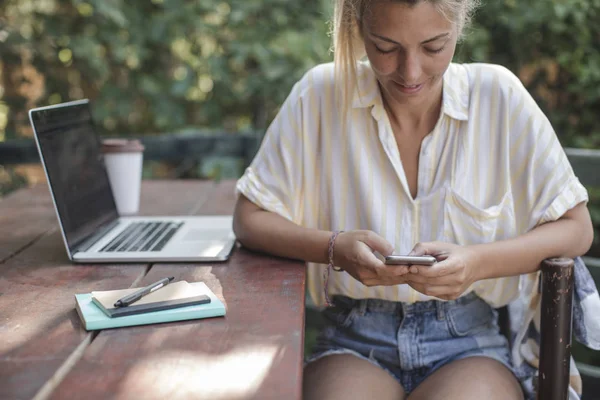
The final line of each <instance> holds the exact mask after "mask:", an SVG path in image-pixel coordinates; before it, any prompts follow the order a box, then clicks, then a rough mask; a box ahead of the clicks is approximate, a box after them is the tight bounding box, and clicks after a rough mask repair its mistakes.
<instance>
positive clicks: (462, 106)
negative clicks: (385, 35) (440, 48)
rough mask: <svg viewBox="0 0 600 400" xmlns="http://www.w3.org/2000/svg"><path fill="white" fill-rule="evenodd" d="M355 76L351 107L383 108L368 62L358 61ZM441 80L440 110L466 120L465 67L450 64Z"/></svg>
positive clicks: (377, 86) (467, 89)
mask: <svg viewBox="0 0 600 400" xmlns="http://www.w3.org/2000/svg"><path fill="white" fill-rule="evenodd" d="M356 76H357V82H356V86H355V88H354V94H353V96H352V107H354V108H367V107H371V106H377V107H375V108H376V109H381V110H383V107H382V105H383V104H382V102H381V92H380V90H379V85H378V84H377V78H376V77H375V74H374V73H373V70H372V69H371V66H370V64H369V63H368V62H360V63H358V65H357V68H356ZM443 80H444V83H443V84H444V90H443V94H442V112H443V113H444V114H446V115H448V116H449V117H451V118H454V119H457V120H461V121H466V120H468V119H469V97H470V91H469V78H468V76H467V71H466V69H465V67H463V66H462V65H459V64H454V63H452V64H450V66H449V67H448V69H447V70H446V72H445V73H444V77H443ZM374 111H375V110H374Z"/></svg>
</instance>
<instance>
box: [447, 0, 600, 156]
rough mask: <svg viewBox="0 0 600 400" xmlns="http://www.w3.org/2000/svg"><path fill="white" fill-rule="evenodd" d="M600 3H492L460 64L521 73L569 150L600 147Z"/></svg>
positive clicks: (479, 19) (477, 24)
mask: <svg viewBox="0 0 600 400" xmlns="http://www.w3.org/2000/svg"><path fill="white" fill-rule="evenodd" d="M599 48H600V0H537V1H527V2H523V1H516V0H498V1H487V2H485V3H484V4H483V6H482V8H481V9H480V10H479V12H478V14H477V16H476V18H475V21H474V25H473V29H472V30H471V33H470V34H469V35H468V37H467V40H466V41H465V43H464V45H463V46H462V48H461V51H460V53H459V56H458V57H457V58H458V59H459V60H462V61H467V62H472V61H479V62H494V63H497V64H501V65H504V66H506V67H508V68H509V69H510V70H512V71H513V72H515V73H516V74H517V75H518V76H519V77H520V78H521V80H522V81H523V83H524V84H525V86H526V87H527V88H528V89H529V91H530V92H531V94H532V95H533V96H534V98H535V99H536V100H537V101H538V103H539V104H540V106H541V108H542V109H543V110H544V112H545V113H546V115H547V116H548V118H549V119H550V121H551V122H552V125H553V127H554V129H555V130H556V132H557V134H558V136H559V137H560V139H561V142H562V143H563V145H565V146H573V147H592V148H598V147H600V113H599V110H600V53H599V52H598V49H599Z"/></svg>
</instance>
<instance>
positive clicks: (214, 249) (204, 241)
mask: <svg viewBox="0 0 600 400" xmlns="http://www.w3.org/2000/svg"><path fill="white" fill-rule="evenodd" d="M182 233H183V235H182V236H181V238H180V239H179V240H177V241H174V242H173V243H171V244H170V245H168V246H167V248H166V249H165V251H168V252H169V253H170V252H177V253H178V254H180V255H184V254H191V255H195V256H201V257H215V256H217V255H218V254H219V253H220V252H221V251H223V249H224V248H225V247H230V246H231V242H232V241H233V240H234V237H233V234H232V232H231V229H206V228H203V229H194V228H191V229H189V230H187V231H186V232H182Z"/></svg>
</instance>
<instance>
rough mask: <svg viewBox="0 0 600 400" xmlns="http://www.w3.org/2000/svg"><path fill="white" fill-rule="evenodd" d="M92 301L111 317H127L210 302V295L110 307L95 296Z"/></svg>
mask: <svg viewBox="0 0 600 400" xmlns="http://www.w3.org/2000/svg"><path fill="white" fill-rule="evenodd" d="M92 302H93V303H94V305H96V306H97V307H98V308H100V309H101V310H102V312H104V314H106V315H108V316H109V317H111V318H120V317H125V316H127V315H134V314H143V313H147V312H153V311H161V310H170V309H173V308H177V307H187V306H193V305H198V304H205V303H210V297H208V296H207V295H205V294H201V295H199V296H193V297H185V298H183V299H173V300H165V301H156V302H153V303H148V304H137V303H133V305H130V306H127V307H118V308H108V309H107V308H105V307H104V306H102V304H101V303H100V302H98V301H96V299H95V298H94V297H92Z"/></svg>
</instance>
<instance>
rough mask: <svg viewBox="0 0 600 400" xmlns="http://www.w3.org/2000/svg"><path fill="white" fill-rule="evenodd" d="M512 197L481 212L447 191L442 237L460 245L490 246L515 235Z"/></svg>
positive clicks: (468, 202) (478, 208)
mask: <svg viewBox="0 0 600 400" xmlns="http://www.w3.org/2000/svg"><path fill="white" fill-rule="evenodd" d="M515 231H516V228H515V213H514V207H513V197H512V193H511V192H510V191H509V192H506V193H505V194H504V196H503V197H502V199H501V200H500V201H499V202H497V203H495V204H494V203H492V205H491V206H489V207H485V208H481V207H478V206H476V205H474V204H473V203H472V202H471V201H469V200H467V199H465V198H464V197H463V196H461V195H460V194H459V193H458V192H456V191H455V190H452V189H449V190H448V191H447V196H446V201H445V203H444V237H445V240H446V241H447V242H450V243H456V244H459V245H469V244H479V243H490V242H493V241H496V240H502V239H507V238H509V237H513V236H514V235H515Z"/></svg>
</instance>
